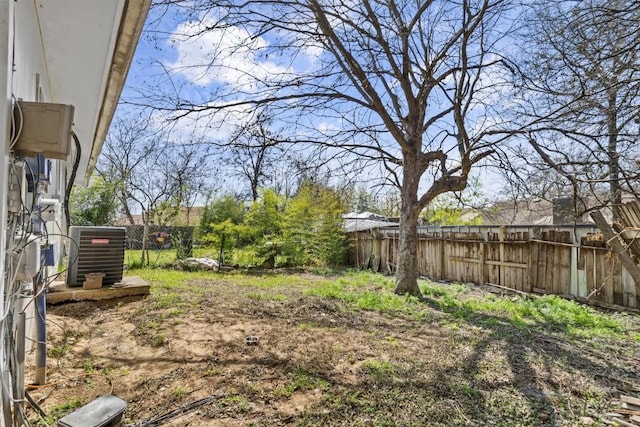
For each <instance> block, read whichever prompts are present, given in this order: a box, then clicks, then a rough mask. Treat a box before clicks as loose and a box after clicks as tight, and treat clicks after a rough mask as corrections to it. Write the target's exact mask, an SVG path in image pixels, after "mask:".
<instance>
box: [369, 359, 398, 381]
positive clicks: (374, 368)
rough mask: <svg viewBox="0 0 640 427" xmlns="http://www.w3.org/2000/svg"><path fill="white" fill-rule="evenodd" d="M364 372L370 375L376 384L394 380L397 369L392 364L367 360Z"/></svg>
mask: <svg viewBox="0 0 640 427" xmlns="http://www.w3.org/2000/svg"><path fill="white" fill-rule="evenodd" d="M362 370H363V371H364V372H366V373H368V374H369V375H370V376H371V378H372V379H373V380H374V381H376V382H382V381H388V380H393V378H394V372H395V367H394V366H393V364H391V362H387V361H378V360H367V361H366V362H364V363H363V364H362Z"/></svg>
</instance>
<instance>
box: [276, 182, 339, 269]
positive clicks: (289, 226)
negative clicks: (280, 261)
mask: <svg viewBox="0 0 640 427" xmlns="http://www.w3.org/2000/svg"><path fill="white" fill-rule="evenodd" d="M343 213H344V208H343V206H342V203H341V201H340V197H339V195H338V194H337V193H336V192H335V191H333V190H332V189H330V188H328V187H324V186H318V185H313V184H304V185H302V186H301V187H300V188H299V189H298V193H297V194H296V195H295V197H293V199H291V200H290V202H289V203H288V205H287V207H286V210H285V213H284V219H283V224H282V236H283V237H282V240H283V244H284V248H283V253H284V255H285V256H286V257H287V260H288V262H289V263H291V264H293V265H306V264H309V263H315V264H333V265H336V264H340V263H341V262H343V261H344V256H345V254H346V239H345V235H344V231H343V228H342V214H343Z"/></svg>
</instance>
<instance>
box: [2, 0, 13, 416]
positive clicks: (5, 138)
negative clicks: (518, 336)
mask: <svg viewBox="0 0 640 427" xmlns="http://www.w3.org/2000/svg"><path fill="white" fill-rule="evenodd" d="M14 4H15V3H14V0H0V224H6V223H7V196H8V191H9V183H8V179H9V138H10V128H11V114H12V110H11V93H12V82H13V76H12V73H13V33H14V28H13V16H14V8H15V6H14ZM7 256H8V253H7V233H6V231H5V230H4V227H3V229H2V230H0V325H4V322H3V319H5V318H6V316H7V314H8V313H7V312H6V309H7V308H6V307H5V301H6V300H7V298H8V295H6V293H7V289H8V283H7V278H6V277H5V263H6V262H7ZM5 333H6V328H4V327H0V382H1V387H0V397H1V398H0V427H10V426H11V401H10V399H9V396H10V395H11V394H10V393H11V391H10V390H11V382H12V380H13V378H12V377H11V374H10V373H9V360H8V357H9V355H7V354H6V353H5V348H6V343H7V340H10V339H11V337H9V336H7V335H6V334H5ZM7 385H8V388H7Z"/></svg>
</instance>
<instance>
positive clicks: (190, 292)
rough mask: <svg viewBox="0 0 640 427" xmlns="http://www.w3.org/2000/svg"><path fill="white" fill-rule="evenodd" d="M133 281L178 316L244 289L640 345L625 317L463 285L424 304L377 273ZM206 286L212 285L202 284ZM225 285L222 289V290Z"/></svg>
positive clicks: (178, 275) (158, 273)
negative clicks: (206, 298)
mask: <svg viewBox="0 0 640 427" xmlns="http://www.w3.org/2000/svg"><path fill="white" fill-rule="evenodd" d="M129 273H130V274H135V275H139V276H141V277H142V278H143V279H144V280H146V281H148V282H150V283H151V284H152V285H153V286H152V289H151V292H152V295H153V298H154V308H156V309H168V310H171V312H170V314H168V315H171V316H174V317H177V316H179V314H180V313H182V312H184V311H185V310H188V309H189V308H190V307H193V306H195V305H196V304H198V303H199V301H200V296H202V295H204V294H205V293H206V292H209V290H210V289H212V287H216V286H221V287H222V289H225V290H233V289H234V287H235V288H242V289H243V290H244V291H243V295H244V297H245V298H247V299H249V300H256V301H258V300H269V301H286V300H287V295H288V294H289V291H290V290H291V289H292V288H297V289H300V290H302V292H303V293H304V294H305V295H307V296H313V297H318V298H323V299H328V300H334V301H338V302H340V303H341V306H343V309H346V310H353V311H359V310H365V311H376V312H382V313H389V314H390V315H400V316H404V317H409V318H413V319H423V320H424V319H426V317H427V316H429V315H430V314H429V311H428V306H431V307H433V308H436V309H437V310H439V311H441V312H442V313H445V314H446V315H447V316H446V317H444V318H441V319H440V323H441V324H442V325H444V326H446V327H449V328H451V329H457V328H458V327H459V326H461V325H462V324H464V323H465V322H466V323H469V322H471V323H474V324H476V325H480V326H482V327H484V328H489V329H494V328H499V327H503V326H510V327H516V328H520V329H525V328H534V329H537V330H543V331H548V332H554V333H564V334H567V335H568V336H571V337H576V338H592V337H598V336H601V337H612V338H630V339H632V340H634V341H640V334H638V333H634V332H628V331H627V327H626V324H625V321H624V317H623V316H620V315H610V314H607V313H605V312H603V311H601V310H597V309H595V308H592V307H589V306H586V305H583V304H580V303H577V302H574V301H570V300H566V299H563V298H560V297H556V296H553V295H547V296H542V297H521V296H516V297H501V296H496V295H494V294H486V295H484V296H478V295H477V294H476V293H471V292H470V288H469V287H467V286H465V285H461V284H450V285H444V284H437V283H433V282H430V281H420V288H421V291H422V294H423V296H424V297H425V300H424V301H421V300H419V299H418V298H415V297H411V296H400V295H396V294H394V293H393V287H394V283H393V279H392V278H391V277H389V276H384V275H381V274H375V273H372V272H369V271H358V270H344V271H341V272H333V273H332V274H323V275H301V274H297V275H290V274H286V273H281V272H274V273H270V272H263V273H260V274H256V273H244V272H231V273H218V272H210V271H197V272H184V271H178V270H166V269H157V268H155V269H153V268H145V269H137V270H131V271H130V272H129ZM202 281H206V282H207V285H206V286H202V285H201V284H199V285H198V286H195V285H194V283H200V282H202ZM218 284H219V285H218Z"/></svg>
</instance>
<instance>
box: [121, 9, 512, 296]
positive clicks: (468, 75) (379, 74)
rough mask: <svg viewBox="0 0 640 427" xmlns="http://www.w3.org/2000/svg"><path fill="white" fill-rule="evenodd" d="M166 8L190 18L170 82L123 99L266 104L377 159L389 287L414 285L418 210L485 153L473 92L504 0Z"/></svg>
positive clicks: (204, 109)
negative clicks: (385, 211) (395, 213)
mask: <svg viewBox="0 0 640 427" xmlns="http://www.w3.org/2000/svg"><path fill="white" fill-rule="evenodd" d="M162 4H164V5H168V6H170V7H180V8H181V9H180V13H182V14H185V15H187V16H189V19H188V20H187V22H185V23H183V24H181V25H180V26H179V27H178V28H177V29H176V30H175V31H174V33H173V35H172V36H171V41H172V42H174V43H175V44H176V46H177V49H178V51H179V55H178V56H179V59H178V60H177V61H176V62H175V63H174V64H168V65H165V68H166V71H167V73H169V74H171V75H173V81H174V84H173V85H172V86H171V90H170V92H167V93H165V94H163V96H160V95H159V94H158V93H157V88H154V90H153V91H151V92H149V93H144V92H141V93H142V94H143V96H144V100H142V99H139V100H137V101H136V100H133V99H131V98H130V99H129V102H133V103H138V104H141V105H148V106H150V105H152V106H153V107H154V108H165V109H167V110H172V111H174V112H175V113H174V117H176V118H180V117H185V116H188V115H198V116H200V117H203V116H205V115H209V117H210V116H212V115H215V114H218V113H220V112H225V111H229V110H230V109H238V108H240V107H242V106H256V105H258V106H260V105H269V110H270V111H271V112H272V113H273V114H275V115H276V117H277V119H278V120H279V121H280V122H282V123H286V126H284V127H285V128H286V130H287V131H288V132H289V135H288V137H289V138H290V140H292V141H293V140H295V141H297V142H296V144H313V146H316V147H317V146H322V147H325V148H326V149H327V150H329V153H330V154H329V156H328V157H326V158H332V159H333V161H334V162H338V161H340V163H341V165H343V166H344V165H347V164H356V163H357V164H362V163H363V162H368V163H369V164H382V165H383V167H384V171H385V174H386V176H385V179H387V180H388V182H390V183H392V184H393V185H395V186H397V188H398V189H399V193H400V197H401V201H402V206H401V212H400V236H399V245H400V247H399V252H398V259H397V272H396V289H395V291H396V292H397V293H399V294H405V293H410V294H414V295H419V294H420V290H419V288H418V283H417V276H418V258H417V248H418V234H417V223H418V217H419V215H420V212H421V211H422V210H423V208H424V207H425V206H427V204H428V203H429V202H430V201H431V200H433V199H434V198H435V197H436V196H438V195H439V194H442V193H445V192H449V191H461V190H462V189H464V188H465V187H466V185H467V180H468V177H469V174H470V172H471V169H472V167H473V166H474V165H477V164H478V163H480V162H481V161H482V160H483V159H486V158H487V157H488V156H490V155H491V154H492V153H493V149H492V145H493V144H494V143H495V140H494V139H492V138H491V137H490V136H489V134H490V132H489V131H488V128H489V124H490V123H495V122H494V121H492V120H488V119H487V115H488V114H489V113H488V111H487V109H486V105H485V104H484V101H485V100H486V98H484V97H483V96H480V94H481V93H483V92H484V91H485V90H486V89H488V88H489V87H491V86H494V85H495V81H492V78H491V74H490V72H491V71H492V70H494V69H495V68H496V67H497V66H499V64H500V63H501V60H500V57H499V54H498V53H497V52H498V51H499V50H500V47H499V44H500V40H501V38H502V36H503V34H502V33H501V31H504V30H505V21H501V22H499V20H500V18H501V16H502V14H503V12H504V11H505V9H506V8H507V7H508V3H507V1H506V0H460V1H446V0H440V1H418V2H416V1H409V0H398V1H393V0H387V1H375V2H374V1H370V0H363V1H358V2H344V1H338V0H290V1H274V0H248V1H244V2H236V1H232V0H222V1H217V2H211V1H206V0H196V1H188V2H187V1H184V2H183V1H180V0H167V1H166V2H160V5H162ZM189 46H191V47H195V46H199V47H200V49H201V50H200V52H201V54H200V55H199V56H197V59H195V60H194V58H195V56H194V55H189V54H185V55H182V53H185V51H186V49H187V48H188V47H189ZM202 49H206V53H202ZM186 80H189V81H190V82H191V83H192V85H191V86H189V90H186V89H185V86H184V82H185V81H186ZM194 90H197V93H198V95H197V97H194V96H192V95H193V94H192V92H193V91H194Z"/></svg>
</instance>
